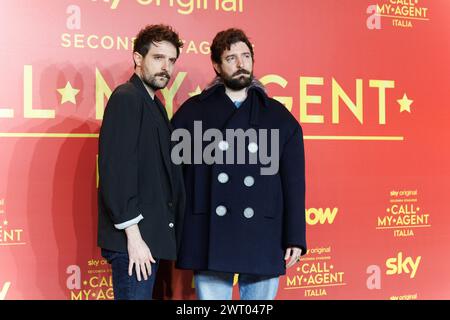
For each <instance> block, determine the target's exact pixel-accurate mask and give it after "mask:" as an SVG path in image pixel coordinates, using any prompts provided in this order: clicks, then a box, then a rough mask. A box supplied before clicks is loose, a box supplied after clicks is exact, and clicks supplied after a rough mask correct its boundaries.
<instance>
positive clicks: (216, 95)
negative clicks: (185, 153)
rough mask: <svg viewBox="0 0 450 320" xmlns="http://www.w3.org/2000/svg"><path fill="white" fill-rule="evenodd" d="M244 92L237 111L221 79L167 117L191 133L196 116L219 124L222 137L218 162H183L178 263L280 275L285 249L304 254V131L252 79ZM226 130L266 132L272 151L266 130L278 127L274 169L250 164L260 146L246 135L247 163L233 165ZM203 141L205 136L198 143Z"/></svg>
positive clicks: (233, 145)
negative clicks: (268, 170)
mask: <svg viewBox="0 0 450 320" xmlns="http://www.w3.org/2000/svg"><path fill="white" fill-rule="evenodd" d="M247 93H248V95H247V98H246V100H245V101H244V102H243V103H242V105H241V106H240V107H239V108H236V106H235V104H234V103H233V102H232V101H231V100H230V99H229V97H228V96H227V95H226V94H225V87H224V85H223V84H222V83H221V82H220V81H219V82H218V83H215V85H212V87H210V88H208V89H206V90H204V91H203V92H202V93H201V94H200V95H197V96H195V97H192V98H190V99H189V100H187V101H186V102H185V103H184V104H183V105H182V106H181V107H180V109H179V110H178V111H177V112H176V113H175V115H174V117H173V118H172V124H173V125H174V128H184V129H187V130H188V131H189V132H190V133H191V136H192V137H194V122H195V121H201V126H202V130H203V131H205V130H207V129H212V128H215V129H219V130H221V131H222V133H223V138H224V140H222V141H221V142H217V141H216V145H217V146H218V148H216V152H223V153H224V157H223V159H224V163H223V164H219V163H213V164H207V163H205V162H204V161H203V162H202V163H201V164H198V163H197V164H196V163H192V164H185V165H184V168H183V172H184V181H185V187H186V211H185V217H184V225H183V235H182V240H181V243H180V245H181V247H180V252H179V255H178V260H177V264H176V266H177V267H178V268H181V269H191V270H212V271H220V272H232V273H245V274H255V275H273V276H276V275H281V274H285V271H286V269H285V260H284V255H285V249H286V248H287V247H291V246H297V247H300V248H302V249H303V250H302V254H305V253H306V236H305V156H304V146H303V133H302V129H301V127H300V125H299V123H298V122H297V121H296V119H295V118H294V117H293V116H292V115H291V113H290V112H289V111H288V110H287V109H286V108H285V107H284V106H283V105H282V104H281V103H279V102H278V101H276V100H274V99H272V98H269V97H268V96H267V94H266V93H265V90H264V88H263V87H262V85H261V84H260V83H259V82H257V81H256V80H254V81H253V83H252V85H251V86H250V87H249V89H248V91H247ZM198 124H199V123H198V122H197V125H198ZM227 129H242V130H244V131H247V130H248V129H255V130H256V132H260V131H258V130H259V129H266V130H267V132H268V134H267V136H268V137H269V139H267V140H269V141H268V149H269V150H271V149H274V147H273V145H272V144H273V143H272V142H271V141H270V132H271V131H270V130H272V129H278V130H279V140H278V143H279V152H278V154H276V155H275V156H276V159H277V160H278V162H279V170H278V171H277V172H276V173H275V174H272V175H263V174H261V168H263V167H266V168H267V167H268V165H267V161H266V162H265V165H264V164H263V163H262V161H260V157H259V156H258V161H257V163H253V164H252V163H250V161H249V158H250V153H258V150H259V149H260V147H262V145H261V142H262V141H250V140H251V137H250V136H249V138H248V139H246V142H245V152H246V161H245V163H244V164H237V157H236V156H237V153H236V151H237V150H235V149H233V148H237V145H238V144H237V143H234V142H233V141H227V140H226V130H227ZM260 137H261V136H260V135H257V140H258V139H260ZM192 140H193V139H192ZM267 140H266V141H267ZM195 142H198V141H195ZM224 142H225V143H224ZM208 143H209V142H206V141H203V143H202V147H205V146H206V145H208ZM232 149H233V150H234V157H235V158H234V163H228V162H226V153H228V152H230V150H232ZM197 150H198V149H197ZM192 151H193V152H194V151H195V148H192ZM269 154H270V152H269ZM193 160H194V155H193V156H192V161H193Z"/></svg>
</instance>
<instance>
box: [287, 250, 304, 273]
mask: <svg viewBox="0 0 450 320" xmlns="http://www.w3.org/2000/svg"><path fill="white" fill-rule="evenodd" d="M301 255H302V249H300V248H298V247H290V248H287V249H286V254H285V255H284V260H287V259H289V257H291V260H289V262H288V264H286V269H287V268H290V267H292V266H293V265H294V264H295V263H296V262H298V261H300V256H301Z"/></svg>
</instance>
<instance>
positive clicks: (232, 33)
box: [211, 28, 254, 65]
mask: <svg viewBox="0 0 450 320" xmlns="http://www.w3.org/2000/svg"><path fill="white" fill-rule="evenodd" d="M241 41H242V42H244V43H245V44H246V45H247V46H248V48H249V49H250V53H251V55H252V60H254V53H253V46H252V44H251V43H250V40H249V39H248V37H247V36H246V35H245V33H244V31H242V30H241V29H236V28H230V29H227V30H224V31H221V32H219V33H218V34H216V36H215V37H214V40H213V42H212V44H211V60H212V61H213V62H215V63H217V64H219V65H220V64H221V63H222V60H221V57H222V53H223V52H224V51H225V50H230V47H231V45H232V44H235V43H236V42H241Z"/></svg>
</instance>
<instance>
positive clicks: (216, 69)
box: [213, 62, 222, 74]
mask: <svg viewBox="0 0 450 320" xmlns="http://www.w3.org/2000/svg"><path fill="white" fill-rule="evenodd" d="M213 68H214V71H216V74H220V73H221V71H222V70H221V68H220V64H218V63H216V62H213Z"/></svg>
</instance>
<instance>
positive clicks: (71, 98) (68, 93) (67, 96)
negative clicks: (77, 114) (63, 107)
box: [57, 81, 80, 104]
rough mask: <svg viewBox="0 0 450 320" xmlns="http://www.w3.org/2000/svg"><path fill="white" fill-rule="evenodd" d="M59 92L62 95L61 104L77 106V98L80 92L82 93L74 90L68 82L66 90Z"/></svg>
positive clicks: (62, 89) (59, 90)
mask: <svg viewBox="0 0 450 320" xmlns="http://www.w3.org/2000/svg"><path fill="white" fill-rule="evenodd" d="M57 90H58V92H59V93H60V94H61V104H63V103H64V102H72V103H73V104H77V101H76V100H75V96H76V95H77V94H78V92H80V90H78V89H74V88H73V87H72V85H71V84H70V82H69V81H67V84H66V86H65V87H64V88H61V89H57Z"/></svg>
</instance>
